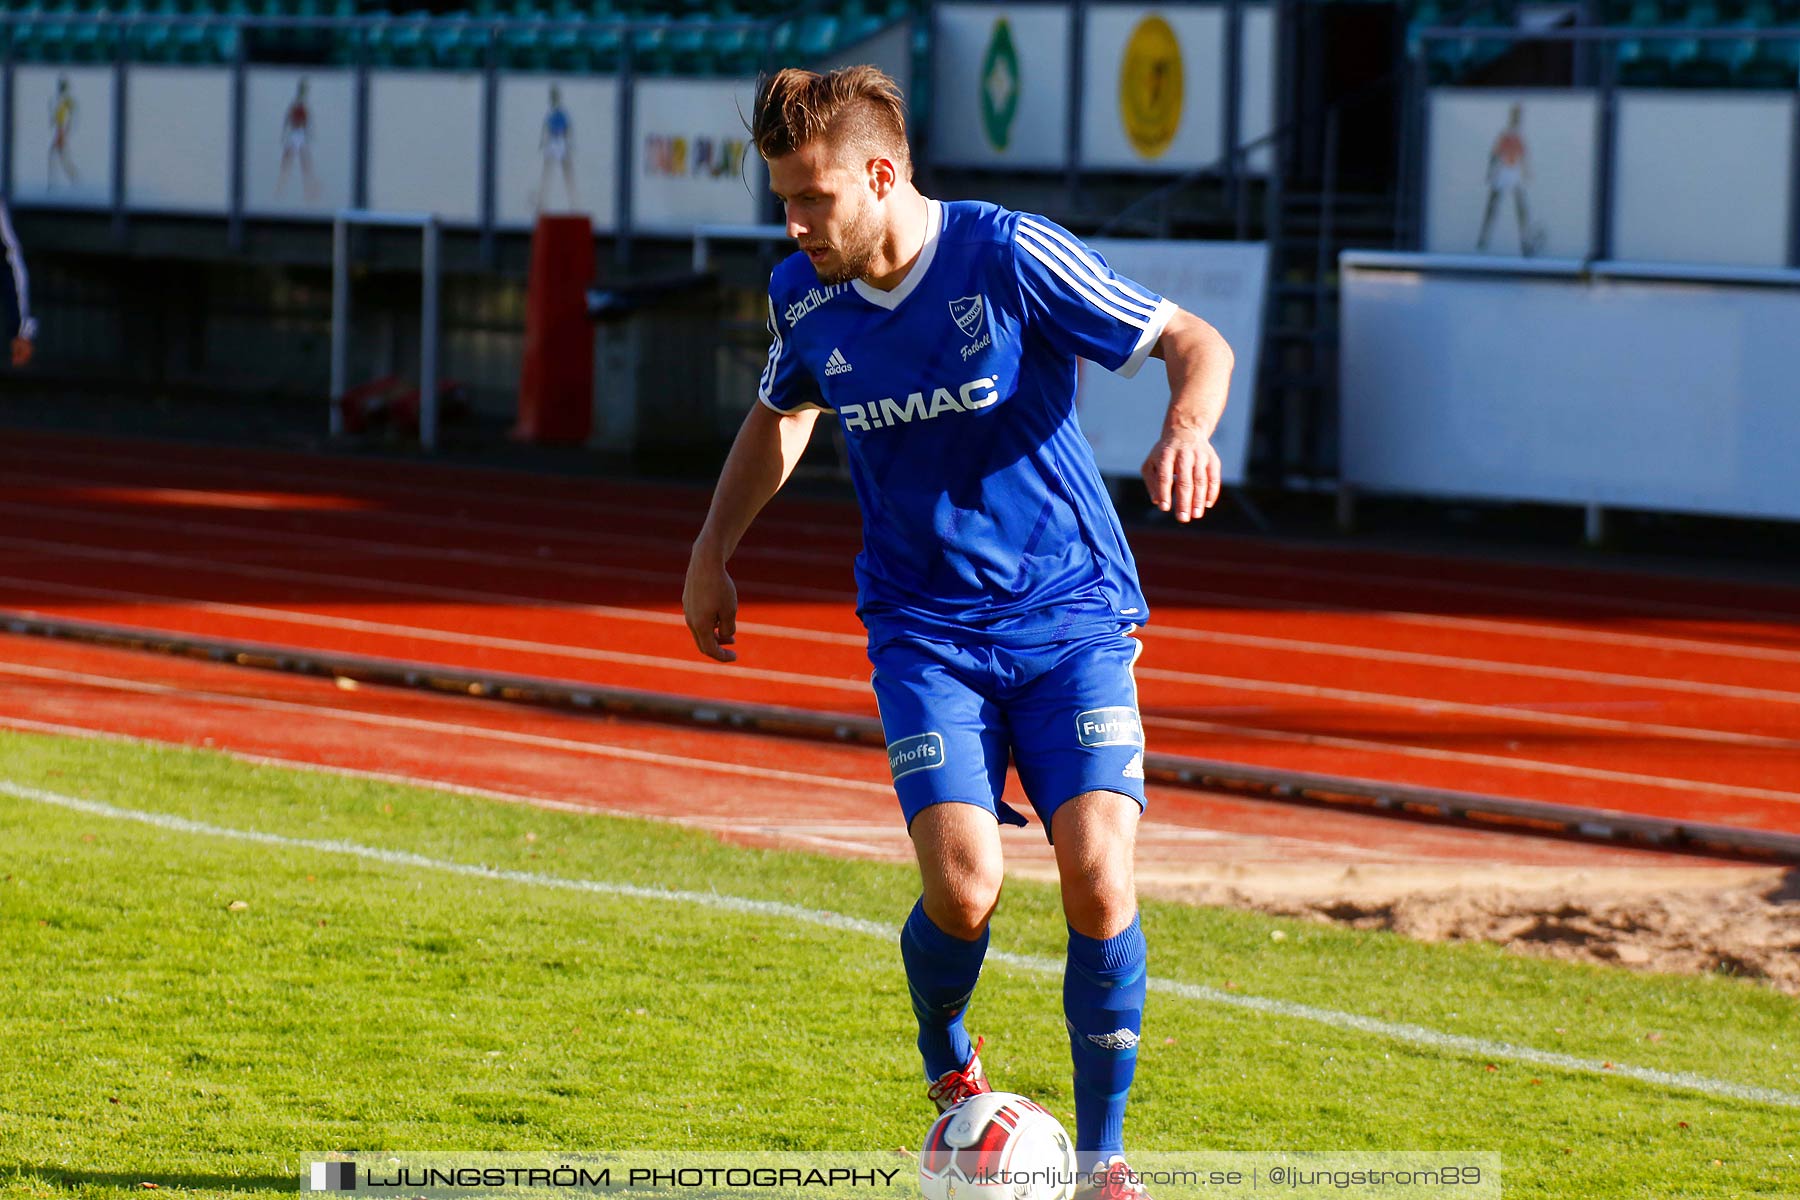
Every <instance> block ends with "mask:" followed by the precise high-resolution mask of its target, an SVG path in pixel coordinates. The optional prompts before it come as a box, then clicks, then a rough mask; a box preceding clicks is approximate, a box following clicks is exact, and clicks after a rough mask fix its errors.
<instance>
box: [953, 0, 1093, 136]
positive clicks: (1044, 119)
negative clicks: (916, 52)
mask: <svg viewBox="0 0 1800 1200" xmlns="http://www.w3.org/2000/svg"><path fill="white" fill-rule="evenodd" d="M936 12H937V16H936V20H937V30H936V34H937V36H936V38H935V42H934V44H935V50H934V51H933V64H932V70H933V74H934V81H933V82H934V88H933V92H932V95H933V97H934V100H933V105H932V122H931V157H932V161H934V162H936V163H940V164H942V165H944V166H952V167H1006V166H1013V167H1030V168H1036V169H1053V168H1057V167H1062V166H1064V165H1065V164H1066V163H1067V162H1068V127H1069V126H1068V94H1069V70H1070V55H1069V33H1070V29H1069V25H1070V21H1071V19H1072V18H1071V15H1070V14H1071V9H1070V8H1069V7H1068V6H1066V5H1061V4H940V5H938V6H937V9H936Z"/></svg>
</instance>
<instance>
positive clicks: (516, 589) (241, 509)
mask: <svg viewBox="0 0 1800 1200" xmlns="http://www.w3.org/2000/svg"><path fill="white" fill-rule="evenodd" d="M706 500H707V496H706V493H705V491H704V490H702V489H692V488H680V487H655V486H644V485H637V484H624V483H606V482H594V481H589V480H572V479H561V478H543V477H534V476H526V475H521V474H515V473H507V472H499V471H486V470H479V469H470V468H450V467H442V466H435V465H427V464H395V463H387V462H381V463H376V462H368V461H360V460H351V459H332V458H313V457H304V456H299V455H289V454H280V453H273V452H250V451H241V450H229V451H226V450H220V449H216V448H204V447H194V446H184V445H174V444H168V443H150V442H135V441H124V440H115V439H96V438H75V437H66V436H58V435H47V434H36V433H32V434H22V433H16V432H11V431H9V432H8V433H7V434H6V435H5V436H4V444H0V609H4V610H8V611H12V612H25V613H32V614H35V615H40V616H43V617H49V618H56V617H63V618H77V619H82V620H87V621H97V622H102V623H106V624H111V625H126V626H135V627H141V628H148V629H156V630H163V631H169V632H174V633H181V634H189V635H198V636H203V637H213V638H220V639H231V640H243V641H255V642H262V643H273V644H278V645H287V646H293V647H296V648H305V649H309V650H314V651H325V652H339V653H350V654H357V655H364V656H371V657H382V658H392V659H404V660H411V661H421V662H430V663H438V664H442V665H445V666H454V667H459V668H466V669H472V670H492V671H496V672H504V673H509V674H521V675H541V676H547V677H552V678H556V679H561V680H568V681H578V682H582V683H587V684H591V685H596V686H624V687H632V688H642V689H650V690H657V691H666V692H675V693H681V694H686V695H693V696H704V697H711V698H717V699H725V700H753V701H758V702H762V703H776V704H783V705H789V706H795V707H804V708H812V709H819V710H825V711H833V712H847V713H858V714H872V713H873V699H872V697H871V695H870V693H869V689H868V666H867V662H866V659H865V658H864V655H863V649H862V637H861V631H860V627H859V626H858V624H857V622H856V620H855V616H854V614H853V612H852V607H851V606H852V602H853V591H852V584H851V579H850V559H851V557H852V555H853V554H854V551H855V549H856V546H857V542H858V532H857V526H856V520H855V513H854V510H853V509H851V508H849V507H848V506H845V505H842V504H835V503H820V502H815V501H806V500H800V499H793V498H784V499H783V500H781V501H778V503H777V504H776V505H774V506H772V508H771V510H770V511H769V512H768V513H766V514H765V515H764V517H763V518H762V519H761V520H760V521H759V522H758V525H757V527H756V528H755V529H754V530H753V531H752V534H751V536H750V537H749V538H748V539H747V540H746V543H745V546H744V548H743V550H742V552H741V553H740V555H739V557H738V559H737V560H736V562H735V563H734V568H733V570H734V575H735V577H736V579H737V581H738V585H739V590H740V595H741V600H742V605H743V607H742V612H741V616H742V618H743V620H742V621H741V623H740V626H739V643H740V644H739V650H740V652H741V654H742V661H741V662H740V663H738V664H736V665H733V666H721V665H718V664H714V663H711V662H708V661H706V660H703V659H701V658H699V657H698V656H697V655H696V654H695V652H694V651H693V649H692V645H691V643H690V641H689V639H688V636H687V633H686V631H685V629H684V627H683V625H682V621H681V617H680V613H679V593H680V583H681V572H682V568H683V566H684V564H685V561H686V552H687V544H688V542H689V540H690V539H691V537H692V536H693V533H694V531H695V529H696V528H697V526H698V523H699V520H700V516H701V514H702V513H703V512H704V509H705V505H706ZM1132 540H1133V544H1134V547H1135V548H1136V550H1137V552H1138V555H1139V561H1140V567H1141V569H1142V573H1143V576H1144V580H1145V584H1146V588H1147V590H1148V592H1149V595H1150V599H1151V603H1152V605H1153V608H1154V612H1153V617H1154V620H1153V623H1152V624H1151V625H1150V626H1149V627H1148V628H1147V629H1146V630H1145V631H1144V632H1143V635H1142V636H1143V638H1144V640H1145V643H1146V651H1145V654H1144V657H1143V660H1142V662H1141V664H1140V669H1139V680H1140V685H1141V700H1142V704H1143V708H1144V713H1145V718H1146V725H1147V728H1148V731H1149V733H1150V736H1151V738H1152V743H1153V746H1154V747H1155V748H1156V749H1157V750H1158V751H1160V752H1164V753H1176V754H1190V755H1194V756H1198V757H1203V758H1209V759H1214V760H1225V761H1231V762H1239V763H1244V764H1250V765H1256V766H1262V767H1273V768H1278V769H1289V770H1298V771H1309V772H1317V773H1322V774H1332V775H1342V776H1353V777H1357V778H1362V779H1375V780H1381V781H1386V782H1394V783H1407V784H1413V785H1417V786H1423V787H1433V788H1446V789H1452V790H1457V791H1467V792H1484V793H1490V794H1495V795H1501V796H1508V797H1515V798H1520V799H1530V800H1537V801H1543V802H1549V803H1559V804H1568V805H1579V806H1583V807H1589V808H1603V809H1611V810H1614V811H1621V812H1629V813H1638V814H1645V815H1653V816H1663V817H1675V818H1679V819H1683V820H1692V821H1703V822H1710V823H1717V824H1725V825H1735V826H1739V827H1745V828H1756V829H1765V830H1774V831H1781V832H1796V831H1800V588H1784V587H1776V586H1769V585H1752V584H1747V583H1727V582H1721V581H1719V580H1715V579H1699V578H1689V577H1682V576H1675V575H1664V574H1648V573H1629V572H1624V571H1613V570H1581V569H1572V568H1568V567H1552V566H1544V565H1533V564H1520V563H1501V562H1493V561H1486V560H1481V559H1476V558H1453V557H1430V556H1424V555H1415V554H1401V553H1392V552H1374V551H1367V550H1355V549H1345V548H1341V547H1336V546H1316V545H1296V544H1292V543H1283V542H1272V541H1266V540H1258V539H1251V538H1242V537H1232V536H1221V535H1216V534H1209V533H1208V532H1207V531H1206V529H1205V527H1204V525H1201V526H1197V527H1195V528H1192V529H1179V530H1178V529H1171V530H1167V531H1160V530H1159V531H1137V532H1135V533H1134V534H1133V538H1132Z"/></svg>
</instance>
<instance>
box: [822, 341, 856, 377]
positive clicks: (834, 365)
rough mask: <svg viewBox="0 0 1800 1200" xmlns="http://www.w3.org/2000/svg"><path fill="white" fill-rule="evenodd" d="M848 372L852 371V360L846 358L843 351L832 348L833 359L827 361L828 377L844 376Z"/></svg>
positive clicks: (826, 371)
mask: <svg viewBox="0 0 1800 1200" xmlns="http://www.w3.org/2000/svg"><path fill="white" fill-rule="evenodd" d="M848 370H850V360H849V359H847V358H845V357H844V352H843V351H842V350H839V349H838V348H837V347H836V346H833V347H832V348H831V357H830V358H828V359H826V360H825V373H826V374H827V375H842V374H844V373H845V372H846V371H848Z"/></svg>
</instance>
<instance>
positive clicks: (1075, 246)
mask: <svg viewBox="0 0 1800 1200" xmlns="http://www.w3.org/2000/svg"><path fill="white" fill-rule="evenodd" d="M1013 239H1014V241H1015V242H1016V243H1017V244H1018V246H1019V248H1020V249H1022V250H1024V251H1025V252H1026V253H1027V254H1029V255H1031V257H1033V258H1035V259H1037V260H1038V262H1040V263H1042V264H1043V265H1044V267H1045V269H1046V270H1048V271H1049V272H1050V273H1051V274H1053V275H1055V276H1056V277H1057V278H1058V279H1060V280H1062V281H1063V283H1064V285H1065V286H1067V287H1068V289H1069V291H1070V292H1072V293H1073V294H1074V295H1076V296H1079V297H1080V298H1081V299H1083V300H1085V301H1087V303H1088V304H1090V305H1092V306H1093V307H1094V308H1097V309H1099V310H1100V311H1101V312H1103V313H1105V314H1107V315H1108V316H1110V317H1112V318H1113V319H1114V320H1117V321H1122V322H1124V323H1125V324H1127V325H1130V326H1132V327H1133V328H1136V329H1145V328H1148V327H1149V324H1150V321H1151V319H1152V318H1153V317H1155V316H1156V310H1157V304H1156V301H1154V300H1152V299H1150V298H1149V297H1148V296H1145V295H1144V294H1142V293H1141V292H1139V291H1137V290H1136V289H1134V288H1131V287H1128V286H1126V285H1125V284H1124V283H1123V282H1121V281H1120V280H1118V279H1114V278H1108V277H1107V276H1106V275H1103V274H1101V272H1100V269H1099V268H1098V267H1097V266H1095V264H1094V262H1093V260H1092V259H1090V258H1089V257H1088V251H1087V250H1086V248H1085V247H1083V246H1082V245H1080V243H1078V242H1076V241H1074V240H1073V239H1071V238H1070V237H1068V236H1067V235H1066V234H1063V233H1061V232H1060V231H1058V230H1056V229H1053V228H1051V227H1050V226H1048V225H1045V224H1044V223H1042V222H1041V221H1034V220H1032V219H1031V218H1030V217H1020V218H1019V225H1018V229H1017V231H1016V232H1015V233H1014V235H1013Z"/></svg>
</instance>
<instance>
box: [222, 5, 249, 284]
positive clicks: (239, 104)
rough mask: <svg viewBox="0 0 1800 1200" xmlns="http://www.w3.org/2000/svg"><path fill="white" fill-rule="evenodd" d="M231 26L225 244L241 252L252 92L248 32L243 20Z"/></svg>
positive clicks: (242, 246)
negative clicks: (228, 204) (248, 76)
mask: <svg viewBox="0 0 1800 1200" xmlns="http://www.w3.org/2000/svg"><path fill="white" fill-rule="evenodd" d="M231 27H232V28H233V29H234V30H236V31H237V47H236V49H235V50H234V51H233V53H232V55H231V210H230V215H229V216H228V217H227V218H226V225H225V244H226V245H227V246H229V247H230V248H231V249H232V250H233V251H238V250H242V249H243V248H244V127H245V123H246V122H245V113H244V108H245V105H246V103H247V102H248V92H249V87H248V84H247V82H246V80H245V67H244V57H245V50H244V43H245V41H246V40H247V39H248V37H249V33H248V31H247V30H246V29H245V28H244V23H243V21H242V20H241V19H239V20H235V21H233V22H232V25H231Z"/></svg>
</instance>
